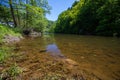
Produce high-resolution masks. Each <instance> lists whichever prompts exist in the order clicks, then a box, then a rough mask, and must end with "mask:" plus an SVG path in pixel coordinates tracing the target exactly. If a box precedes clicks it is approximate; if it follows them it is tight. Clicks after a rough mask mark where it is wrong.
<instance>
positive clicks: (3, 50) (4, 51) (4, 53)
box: [0, 46, 12, 63]
mask: <svg viewBox="0 0 120 80" xmlns="http://www.w3.org/2000/svg"><path fill="white" fill-rule="evenodd" d="M11 50H12V49H11V48H9V47H6V46H1V47H0V63H3V62H4V61H5V60H6V59H7V58H8V57H9V56H10V53H9V52H10V51H11Z"/></svg>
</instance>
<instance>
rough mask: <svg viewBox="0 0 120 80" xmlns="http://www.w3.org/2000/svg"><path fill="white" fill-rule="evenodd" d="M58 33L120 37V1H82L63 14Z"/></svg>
mask: <svg viewBox="0 0 120 80" xmlns="http://www.w3.org/2000/svg"><path fill="white" fill-rule="evenodd" d="M55 32H56V33H72V34H85V35H86V34H87V35H102V36H120V0H94V1H93V0H80V1H76V2H74V4H73V5H72V7H70V8H68V9H67V10H66V11H64V12H62V13H61V14H60V15H59V17H58V20H57V23H56V28H55Z"/></svg>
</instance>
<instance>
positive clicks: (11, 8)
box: [9, 0, 17, 27]
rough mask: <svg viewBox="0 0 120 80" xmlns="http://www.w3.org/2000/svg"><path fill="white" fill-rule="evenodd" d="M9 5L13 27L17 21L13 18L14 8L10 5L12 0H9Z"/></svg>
mask: <svg viewBox="0 0 120 80" xmlns="http://www.w3.org/2000/svg"><path fill="white" fill-rule="evenodd" d="M9 5H10V10H11V15H12V18H13V22H14V27H17V22H16V20H15V15H14V10H13V6H12V0H9Z"/></svg>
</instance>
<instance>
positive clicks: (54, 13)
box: [46, 0, 75, 21]
mask: <svg viewBox="0 0 120 80" xmlns="http://www.w3.org/2000/svg"><path fill="white" fill-rule="evenodd" d="M74 1H75V0H48V3H49V5H50V6H51V7H52V10H51V11H50V12H51V13H50V14H47V15H46V17H47V19H48V20H52V21H55V20H57V18H58V15H59V14H60V13H61V12H63V11H65V10H67V9H68V8H69V7H71V6H72V4H73V3H74Z"/></svg>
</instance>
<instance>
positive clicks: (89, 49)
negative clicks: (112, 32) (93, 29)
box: [20, 34, 120, 80]
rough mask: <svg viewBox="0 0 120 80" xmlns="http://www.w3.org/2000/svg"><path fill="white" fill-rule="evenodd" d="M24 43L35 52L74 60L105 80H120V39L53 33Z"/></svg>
mask: <svg viewBox="0 0 120 80" xmlns="http://www.w3.org/2000/svg"><path fill="white" fill-rule="evenodd" d="M20 44H21V45H20V46H21V47H24V50H29V51H30V52H32V53H36V52H47V53H48V54H49V53H50V54H52V55H55V56H58V57H61V58H64V57H67V58H70V59H72V60H74V61H76V62H77V63H79V65H80V68H81V69H82V70H86V71H88V72H90V73H91V74H95V75H96V76H97V77H99V78H100V79H102V80H120V38H115V37H100V36H81V35H68V34H67V35H65V34H57V35H52V34H51V35H42V37H38V38H26V39H24V40H22V41H21V42H20Z"/></svg>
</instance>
